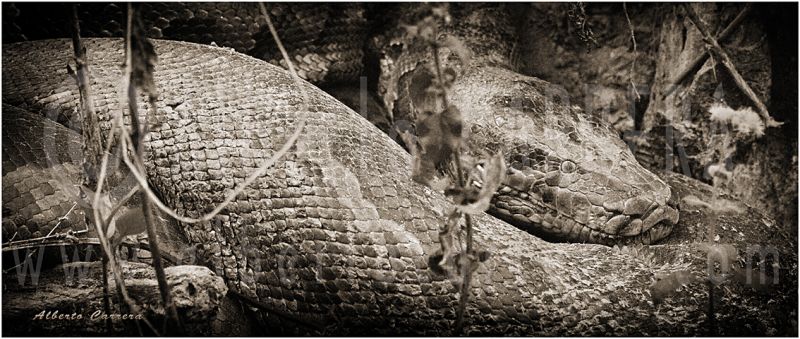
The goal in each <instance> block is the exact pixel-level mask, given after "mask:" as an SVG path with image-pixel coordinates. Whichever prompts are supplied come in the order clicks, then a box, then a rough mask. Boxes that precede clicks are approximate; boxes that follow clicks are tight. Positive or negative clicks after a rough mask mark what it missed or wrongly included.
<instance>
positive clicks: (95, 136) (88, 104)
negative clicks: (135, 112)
mask: <svg viewBox="0 0 800 339" xmlns="http://www.w3.org/2000/svg"><path fill="white" fill-rule="evenodd" d="M71 7H72V48H73V50H74V51H75V64H76V66H77V67H76V68H77V69H76V70H75V79H76V81H77V82H78V92H79V93H80V99H81V110H80V112H82V113H83V119H82V120H83V128H82V131H83V138H84V140H85V142H84V144H83V154H84V159H85V162H84V166H83V169H84V171H83V182H84V184H85V185H87V186H88V187H95V186H96V184H97V177H96V176H95V174H96V170H97V156H98V155H100V154H101V150H100V149H99V147H98V146H99V145H100V144H101V143H102V142H101V141H100V140H99V136H100V130H99V125H98V122H97V116H96V115H95V114H94V100H93V99H92V96H91V85H90V84H89V65H88V62H87V60H86V49H85V47H84V46H83V41H81V36H80V32H81V29H80V21H79V18H78V5H75V4H73V5H72V6H71ZM94 209H95V210H96V208H94ZM96 216H97V214H96V213H95V220H96V221H97V220H99V218H96ZM86 218H87V219H88V216H86ZM59 223H60V222H59ZM95 224H97V223H95ZM96 226H97V225H96ZM99 228H100V227H99V226H98V229H99ZM53 229H55V228H53ZM101 233H102V232H98V234H101ZM99 236H101V237H102V235H99ZM104 245H107V242H106V243H105V244H104ZM104 250H105V251H104V255H103V293H104V294H103V310H104V311H105V312H106V314H111V305H110V303H109V300H108V298H109V295H108V270H107V269H106V265H107V264H108V262H109V259H110V258H111V257H110V256H109V255H108V254H109V253H110V252H109V251H108V250H107V246H104ZM105 325H106V329H107V330H108V332H109V333H111V331H112V327H111V319H110V318H109V319H106V322H105Z"/></svg>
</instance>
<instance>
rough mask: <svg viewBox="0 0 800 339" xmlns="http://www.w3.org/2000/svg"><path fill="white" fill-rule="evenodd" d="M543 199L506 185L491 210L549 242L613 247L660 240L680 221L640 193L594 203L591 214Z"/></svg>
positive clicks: (667, 208) (670, 209)
mask: <svg viewBox="0 0 800 339" xmlns="http://www.w3.org/2000/svg"><path fill="white" fill-rule="evenodd" d="M539 198H540V197H537V196H535V195H531V194H528V193H526V192H521V191H519V190H516V189H514V188H512V187H509V186H503V187H501V189H500V190H499V191H498V192H497V193H496V194H495V196H494V198H493V199H492V204H491V207H490V210H489V212H490V213H491V214H493V215H495V216H497V217H498V218H500V219H502V220H504V221H506V222H508V223H511V224H512V225H514V226H516V227H518V228H521V229H523V230H525V231H528V232H529V233H532V234H534V235H536V236H538V237H540V238H542V239H544V240H547V241H551V242H583V243H595V244H603V245H609V246H613V245H618V244H620V245H621V244H645V245H647V244H652V243H656V242H658V241H659V240H661V239H664V238H665V237H667V236H668V235H669V234H670V233H671V232H672V229H673V227H674V225H675V224H676V223H677V222H678V211H677V210H676V209H675V208H674V207H672V206H670V205H669V204H668V203H663V204H660V203H657V202H655V201H652V200H649V199H647V198H644V197H639V196H637V197H632V198H629V199H626V200H624V201H620V202H617V203H604V204H603V206H595V205H592V206H591V210H592V212H591V213H588V214H590V215H587V213H585V211H584V212H582V213H577V212H576V211H574V210H569V209H565V208H561V209H559V208H557V207H556V206H554V205H553V204H549V203H547V202H544V201H543V200H542V199H539Z"/></svg>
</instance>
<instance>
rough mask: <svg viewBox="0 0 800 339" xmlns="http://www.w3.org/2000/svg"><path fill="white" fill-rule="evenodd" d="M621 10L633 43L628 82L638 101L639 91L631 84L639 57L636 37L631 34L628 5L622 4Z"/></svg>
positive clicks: (634, 84) (631, 24) (631, 26)
mask: <svg viewBox="0 0 800 339" xmlns="http://www.w3.org/2000/svg"><path fill="white" fill-rule="evenodd" d="M622 10H623V11H624V12H625V20H628V28H629V29H630V30H631V41H633V61H632V62H631V71H630V82H631V88H632V89H633V94H636V100H639V98H641V96H640V95H639V91H638V90H637V89H636V83H634V82H633V76H634V71H635V70H636V58H637V57H638V56H639V53H638V52H637V51H636V35H635V34H634V32H633V23H631V17H630V16H628V3H627V2H623V3H622Z"/></svg>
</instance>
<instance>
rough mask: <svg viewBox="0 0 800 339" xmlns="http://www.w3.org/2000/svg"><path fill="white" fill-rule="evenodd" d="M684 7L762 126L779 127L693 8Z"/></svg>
mask: <svg viewBox="0 0 800 339" xmlns="http://www.w3.org/2000/svg"><path fill="white" fill-rule="evenodd" d="M684 6H685V7H686V14H687V15H688V16H689V20H691V21H692V23H693V24H694V26H695V27H697V30H699V31H700V34H702V35H703V41H704V42H705V43H706V46H707V47H708V49H709V51H710V52H711V53H714V54H715V55H716V56H717V59H719V61H720V62H722V64H723V65H724V66H725V68H726V69H727V70H728V72H730V74H731V76H732V77H733V80H734V82H735V83H736V86H737V87H739V89H740V90H742V92H744V94H745V95H747V97H748V98H750V101H752V102H753V104H755V106H756V109H757V111H758V115H760V116H761V119H762V120H764V124H765V125H767V126H768V127H777V126H780V125H781V124H780V123H778V122H776V121H775V120H773V119H772V117H770V116H769V111H767V106H766V105H764V103H763V102H761V99H759V98H758V95H756V93H755V92H754V91H753V89H752V88H750V85H748V84H747V81H745V80H744V78H742V75H741V74H739V71H738V70H737V69H736V65H734V63H733V61H732V60H731V58H730V57H729V56H728V53H726V52H725V50H724V49H722V47H721V46H720V45H719V43H718V42H717V40H715V39H714V38H713V37H712V36H711V34H710V33H709V31H708V28H707V27H706V25H705V23H703V21H702V20H700V17H699V16H698V15H697V12H695V10H694V8H693V7H692V6H691V5H689V4H685V5H684Z"/></svg>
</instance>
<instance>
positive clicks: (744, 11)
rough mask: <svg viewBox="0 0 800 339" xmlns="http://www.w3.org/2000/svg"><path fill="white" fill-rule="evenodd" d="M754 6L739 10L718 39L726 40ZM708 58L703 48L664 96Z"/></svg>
mask: <svg viewBox="0 0 800 339" xmlns="http://www.w3.org/2000/svg"><path fill="white" fill-rule="evenodd" d="M752 7H753V6H752V4H750V3H747V4H746V5H745V6H744V8H743V9H742V11H741V12H739V14H738V15H737V16H736V18H734V19H733V21H731V22H730V23H729V24H728V26H726V27H725V29H724V30H723V31H722V32H721V33H720V34H719V35H717V41H718V42H725V39H727V38H728V37H729V36H730V35H731V33H733V31H734V30H735V29H736V28H737V27H739V24H741V23H742V21H744V18H745V17H747V14H748V13H750V9H752ZM706 60H708V50H703V52H702V53H700V54H699V55H697V56H696V57H695V58H694V60H692V62H690V63H689V66H687V67H686V68H685V69H684V70H683V71H681V72H680V73H678V75H677V76H676V77H675V78H674V80H672V82H670V86H669V87H668V88H667V91H666V92H664V94H663V95H662V97H665V98H666V97H667V96H669V95H670V94H672V92H674V91H675V90H676V89H678V85H679V84H681V83H682V82H683V81H684V80H686V77H688V76H689V75H691V74H694V72H696V71H697V70H698V69H700V66H702V65H703V64H704V63H705V62H706Z"/></svg>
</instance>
